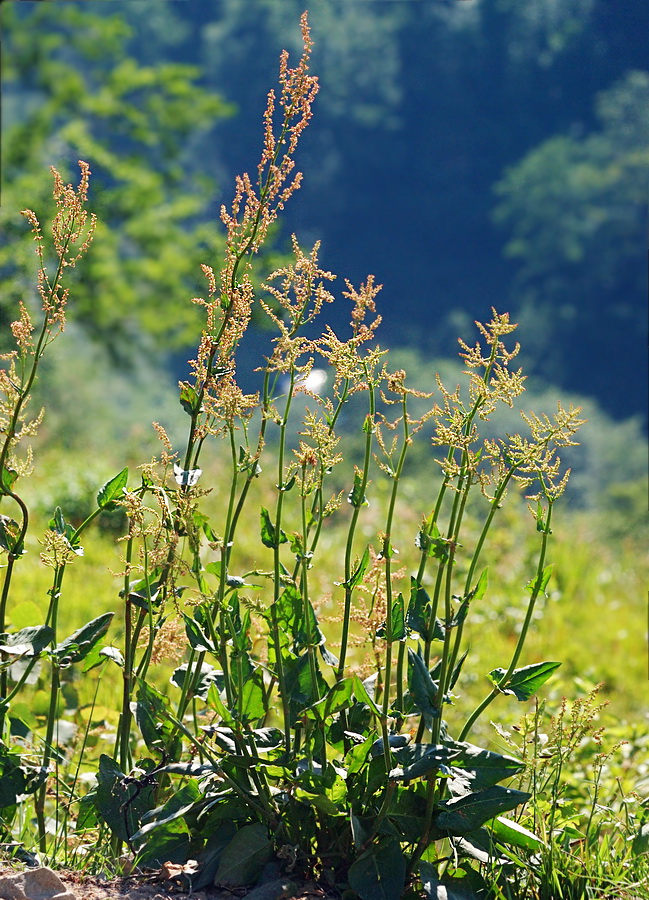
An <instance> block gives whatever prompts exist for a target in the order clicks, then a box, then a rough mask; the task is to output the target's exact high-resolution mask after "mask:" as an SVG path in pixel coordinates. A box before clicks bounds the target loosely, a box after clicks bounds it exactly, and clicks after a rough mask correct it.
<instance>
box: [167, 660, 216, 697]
mask: <svg viewBox="0 0 649 900" xmlns="http://www.w3.org/2000/svg"><path fill="white" fill-rule="evenodd" d="M187 667H188V663H183V664H182V665H180V666H178V668H177V669H174V672H173V675H172V676H171V678H170V679H169V681H171V683H172V684H175V685H176V687H179V688H181V689H182V687H183V685H184V683H185V678H186V677H187ZM192 680H193V682H194V683H193V687H192V696H194V697H198V698H199V699H200V700H207V694H208V691H209V689H210V687H211V686H212V685H213V684H215V685H216V686H217V689H221V688H222V687H223V685H224V679H223V672H222V671H221V670H220V669H215V668H214V666H210V665H209V664H208V663H202V665H201V670H200V674H199V676H198V680H195V668H194V667H192Z"/></svg>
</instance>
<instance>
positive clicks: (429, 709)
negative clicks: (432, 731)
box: [408, 648, 440, 728]
mask: <svg viewBox="0 0 649 900" xmlns="http://www.w3.org/2000/svg"><path fill="white" fill-rule="evenodd" d="M408 689H409V691H410V694H411V696H412V700H413V703H414V704H415V706H416V707H417V709H418V710H419V712H420V713H421V714H422V715H423V717H424V721H425V723H426V727H427V728H430V727H431V725H432V720H433V719H434V718H437V717H439V715H440V710H439V709H438V707H437V705H436V704H437V684H436V683H435V682H434V681H433V679H432V678H431V677H430V672H429V671H428V669H427V668H426V663H425V662H424V660H423V659H422V658H421V656H420V655H419V654H418V653H415V652H414V651H413V650H411V649H410V648H408Z"/></svg>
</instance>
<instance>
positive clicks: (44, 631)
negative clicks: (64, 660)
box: [0, 625, 54, 656]
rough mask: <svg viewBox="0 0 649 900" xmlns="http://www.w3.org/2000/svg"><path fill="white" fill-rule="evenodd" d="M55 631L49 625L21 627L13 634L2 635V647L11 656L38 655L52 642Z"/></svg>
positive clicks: (0, 638) (0, 639) (0, 642)
mask: <svg viewBox="0 0 649 900" xmlns="http://www.w3.org/2000/svg"><path fill="white" fill-rule="evenodd" d="M53 637H54V632H53V631H52V629H51V628H50V627H49V625H34V626H31V627H29V628H21V629H20V631H15V632H14V633H13V634H2V635H0V647H1V648H2V651H3V653H5V654H8V655H10V656H38V654H39V653H40V652H41V651H42V650H44V649H45V647H47V645H48V644H50V643H51V642H52V638H53Z"/></svg>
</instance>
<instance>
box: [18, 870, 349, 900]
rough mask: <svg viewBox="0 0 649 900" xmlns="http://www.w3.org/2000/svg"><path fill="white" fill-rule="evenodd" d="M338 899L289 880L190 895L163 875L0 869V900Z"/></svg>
mask: <svg viewBox="0 0 649 900" xmlns="http://www.w3.org/2000/svg"><path fill="white" fill-rule="evenodd" d="M39 873H40V874H39ZM183 882H184V883H183ZM339 896H340V895H339V894H337V893H335V892H328V891H327V890H325V889H323V888H322V887H319V886H318V885H316V884H313V883H304V882H301V883H298V882H293V881H291V880H290V878H288V877H284V878H282V879H277V880H274V881H270V882H268V883H267V884H263V885H261V886H260V887H256V888H253V889H252V890H249V889H246V888H233V889H232V890H225V889H219V888H209V889H205V890H200V891H196V892H194V893H190V892H189V889H188V886H187V883H186V880H185V879H184V878H183V877H181V878H180V879H173V878H171V879H170V878H168V877H165V875H164V874H163V873H159V874H153V875H132V876H129V877H126V878H112V879H108V880H103V879H101V878H92V877H90V876H85V875H82V874H80V873H78V872H67V871H57V872H56V873H52V872H51V871H50V870H49V869H40V870H29V869H18V868H11V867H9V866H7V865H0V900H190V898H191V900H244V898H245V900H284V898H286V900H288V898H292V900H335V898H337V897H339Z"/></svg>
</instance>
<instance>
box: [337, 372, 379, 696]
mask: <svg viewBox="0 0 649 900" xmlns="http://www.w3.org/2000/svg"><path fill="white" fill-rule="evenodd" d="M365 375H366V377H367V384H368V395H369V412H368V414H367V416H366V418H365V424H364V426H363V429H364V431H365V450H364V455H363V468H362V470H361V481H360V485H359V491H358V494H359V497H358V502H357V504H356V505H355V506H354V511H353V513H352V517H351V521H350V523H349V529H348V531H347V542H346V544H345V601H344V610H343V628H342V636H341V641H340V660H339V663H338V669H337V670H336V681H342V679H343V678H344V675H345V662H346V660H347V647H348V643H349V626H350V620H351V608H352V596H353V593H354V588H353V586H352V584H351V577H352V553H353V547H354V535H355V533H356V525H357V524H358V517H359V515H360V511H361V507H362V505H363V498H364V497H365V491H366V490H367V483H368V481H369V473H370V460H371V456H372V439H373V436H374V417H375V415H376V398H375V394H374V384H373V382H372V379H371V377H370V374H369V372H368V371H367V368H366V371H365Z"/></svg>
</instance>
